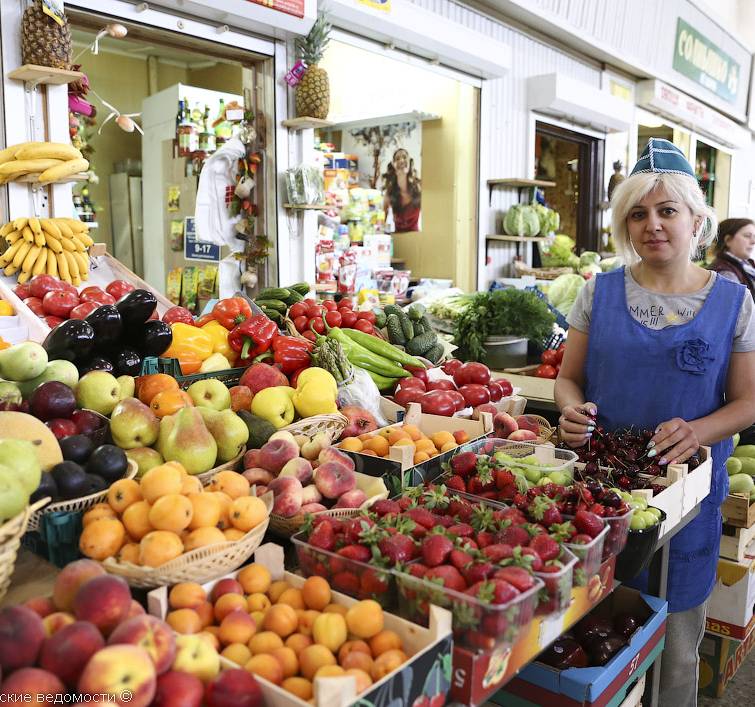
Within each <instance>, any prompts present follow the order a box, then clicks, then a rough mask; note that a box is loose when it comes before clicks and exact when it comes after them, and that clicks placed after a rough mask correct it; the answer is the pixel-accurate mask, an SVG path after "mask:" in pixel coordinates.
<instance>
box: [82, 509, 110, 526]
mask: <svg viewBox="0 0 755 707" xmlns="http://www.w3.org/2000/svg"><path fill="white" fill-rule="evenodd" d="M102 518H111V519H113V520H117V518H118V516H117V515H116V513H115V511H114V510H113V508H112V507H111V506H110V504H108V503H98V504H96V505H94V506H92V507H91V508H90V509H89V510H88V511H87V512H86V513H84V515H83V516H82V517H81V527H82V528H86V527H87V526H88V525H89V524H90V523H94V521H96V520H101V519H102Z"/></svg>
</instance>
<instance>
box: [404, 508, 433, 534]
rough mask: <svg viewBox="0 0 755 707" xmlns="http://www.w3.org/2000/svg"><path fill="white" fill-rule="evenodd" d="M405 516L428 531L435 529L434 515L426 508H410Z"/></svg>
mask: <svg viewBox="0 0 755 707" xmlns="http://www.w3.org/2000/svg"><path fill="white" fill-rule="evenodd" d="M404 515H405V516H406V517H407V518H411V519H412V520H413V521H414V522H415V523H416V524H417V525H422V526H424V527H425V528H428V529H430V528H433V527H435V519H434V518H433V514H432V513H430V511H428V510H427V509H426V508H409V509H408V510H406V511H405V512H404Z"/></svg>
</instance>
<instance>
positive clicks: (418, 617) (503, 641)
mask: <svg viewBox="0 0 755 707" xmlns="http://www.w3.org/2000/svg"><path fill="white" fill-rule="evenodd" d="M414 562H419V560H415V561H414ZM412 564H413V563H411V562H410V563H409V564H408V565H406V567H410V566H411V565H412ZM394 574H395V577H396V587H397V593H398V612H399V615H400V616H401V617H402V618H404V619H406V620H407V621H412V622H414V623H416V624H419V625H420V626H427V625H428V615H429V614H428V612H429V606H430V604H435V605H436V606H442V607H443V608H445V609H448V610H449V611H450V612H451V613H452V614H453V633H454V644H455V645H460V646H462V647H464V648H467V649H469V650H471V651H475V652H478V653H487V652H492V651H495V650H500V649H502V648H506V647H508V646H511V645H513V644H514V642H515V641H516V639H517V637H518V636H519V633H520V631H521V630H522V629H523V628H524V627H526V626H527V625H528V624H529V623H530V621H532V618H533V617H534V615H535V609H536V607H537V603H538V597H539V596H540V594H541V592H542V591H543V589H544V584H543V582H542V581H541V580H540V579H537V578H535V584H534V585H533V586H532V588H530V589H528V590H527V591H526V592H522V593H520V594H519V595H517V596H516V597H514V598H513V599H511V601H508V602H506V603H505V604H487V603H485V602H483V601H481V600H480V599H479V598H478V597H473V596H471V595H469V594H465V593H463V592H457V591H455V590H453V589H446V588H445V587H443V586H442V585H440V584H436V583H435V582H433V581H430V580H426V579H422V578H420V577H415V576H414V575H411V574H409V573H408V572H403V571H402V572H399V571H396V570H394Z"/></svg>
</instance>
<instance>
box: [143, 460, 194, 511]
mask: <svg viewBox="0 0 755 707" xmlns="http://www.w3.org/2000/svg"><path fill="white" fill-rule="evenodd" d="M182 468H183V467H182V466H181V465H180V464H173V463H167V464H161V465H160V466H155V467H153V468H152V469H150V470H149V471H148V472H147V473H146V474H145V475H144V476H142V478H141V480H140V484H141V491H142V498H143V499H144V500H145V501H147V503H154V502H155V501H156V500H157V499H158V498H162V497H163V496H169V495H171V494H176V493H181V487H182V485H183V479H184V475H183V473H182Z"/></svg>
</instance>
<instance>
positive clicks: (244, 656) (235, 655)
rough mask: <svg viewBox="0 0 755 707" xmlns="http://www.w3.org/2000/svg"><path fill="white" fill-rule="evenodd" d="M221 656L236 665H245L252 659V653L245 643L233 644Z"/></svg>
mask: <svg viewBox="0 0 755 707" xmlns="http://www.w3.org/2000/svg"><path fill="white" fill-rule="evenodd" d="M220 655H222V656H223V657H224V658H227V659H228V660H230V661H231V662H233V663H236V665H245V664H246V663H247V662H249V659H250V658H251V657H252V652H251V651H250V650H249V648H248V647H247V646H245V645H244V644H243V643H231V644H230V645H227V646H226V647H225V648H223V650H222V651H221V653H220Z"/></svg>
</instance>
